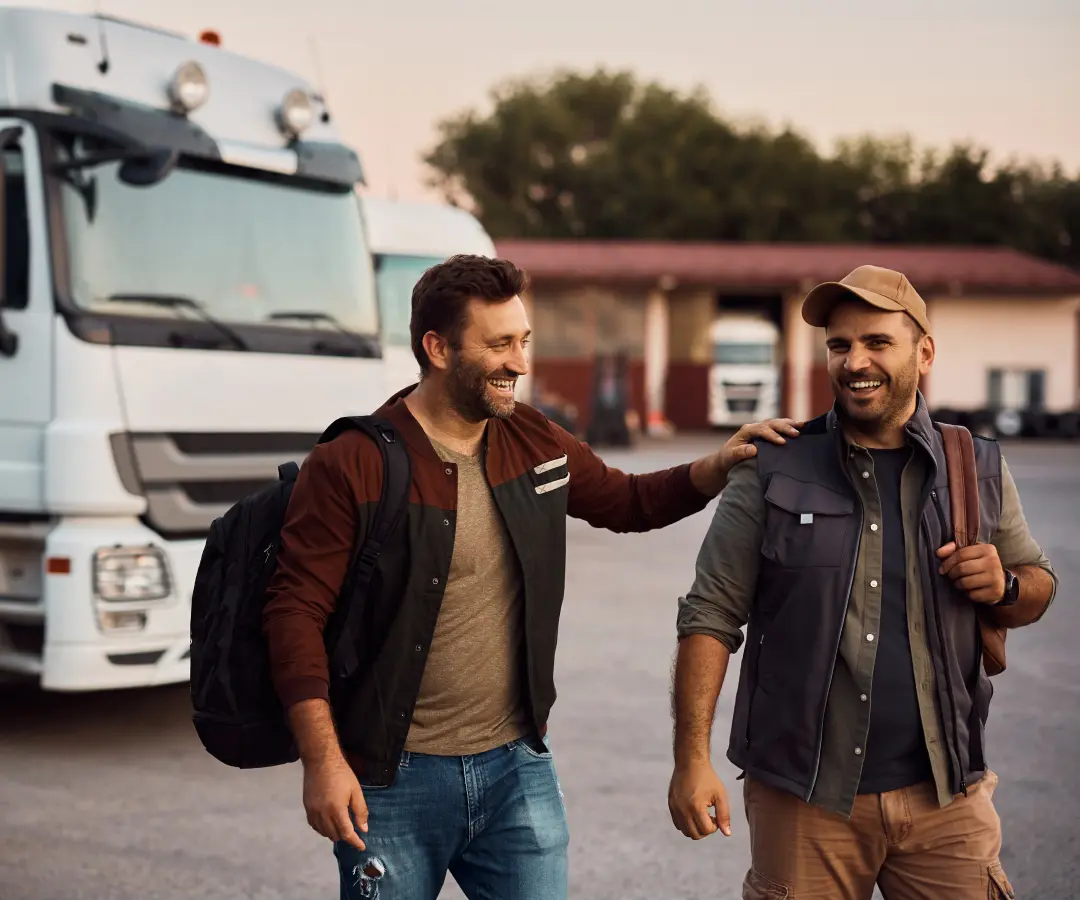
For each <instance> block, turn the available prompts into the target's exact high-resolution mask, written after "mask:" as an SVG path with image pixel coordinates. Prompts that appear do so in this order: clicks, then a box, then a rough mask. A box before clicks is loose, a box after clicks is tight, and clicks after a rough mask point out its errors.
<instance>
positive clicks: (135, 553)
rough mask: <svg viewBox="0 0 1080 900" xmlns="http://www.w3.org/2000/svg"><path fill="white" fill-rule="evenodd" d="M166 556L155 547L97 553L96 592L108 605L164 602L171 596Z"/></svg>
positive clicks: (104, 549) (105, 550)
mask: <svg viewBox="0 0 1080 900" xmlns="http://www.w3.org/2000/svg"><path fill="white" fill-rule="evenodd" d="M171 590H172V588H171V585H170V584H169V571H168V568H167V567H166V565H165V555H164V554H163V553H162V552H161V551H160V550H156V549H155V548H153V547H109V548H103V549H101V550H98V551H97V553H95V554H94V593H95V594H96V595H97V596H98V598H99V599H100V600H103V601H105V602H107V603H132V602H139V601H146V600H163V599H165V598H166V597H168V596H169V594H170V593H171Z"/></svg>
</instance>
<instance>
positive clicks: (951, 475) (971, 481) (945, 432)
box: [936, 422, 1007, 675]
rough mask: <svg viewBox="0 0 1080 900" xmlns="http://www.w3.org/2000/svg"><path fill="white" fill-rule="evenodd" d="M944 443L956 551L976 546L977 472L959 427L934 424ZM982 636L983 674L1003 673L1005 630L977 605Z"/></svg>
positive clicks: (971, 447) (969, 443)
mask: <svg viewBox="0 0 1080 900" xmlns="http://www.w3.org/2000/svg"><path fill="white" fill-rule="evenodd" d="M936 424H937V427H938V429H939V430H940V431H941V439H942V441H943V443H944V444H945V470H946V473H947V475H948V479H949V506H950V507H951V508H952V525H953V540H955V541H956V546H957V548H961V547H970V546H971V545H972V544H977V543H979V473H978V471H977V469H976V466H975V442H974V441H973V440H972V437H971V432H970V431H968V430H967V429H966V428H965V427H964V426H963V425H951V424H948V423H946V422H937V423H936ZM975 614H976V618H977V619H978V621H979V633H980V635H981V637H982V660H983V667H984V668H985V669H986V674H987V675H998V674H1000V673H1001V672H1004V671H1005V637H1006V634H1007V632H1006V630H1005V629H1004V628H1002V627H1000V626H998V625H997V624H995V623H994V621H993V619H992V615H993V614H992V613H991V612H990V611H989V610H988V609H987V608H986V607H984V606H983V605H982V604H981V603H980V604H978V605H977V606H976V609H975Z"/></svg>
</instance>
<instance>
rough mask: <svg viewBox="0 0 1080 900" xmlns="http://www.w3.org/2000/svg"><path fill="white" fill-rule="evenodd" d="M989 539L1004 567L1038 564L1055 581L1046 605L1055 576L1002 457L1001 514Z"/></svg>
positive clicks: (1051, 597) (1055, 588) (1051, 598)
mask: <svg viewBox="0 0 1080 900" xmlns="http://www.w3.org/2000/svg"><path fill="white" fill-rule="evenodd" d="M990 542H991V543H992V544H993V545H994V546H995V547H996V548H997V552H998V558H999V559H1000V560H1001V564H1002V565H1003V566H1004V567H1005V568H1007V569H1009V568H1015V567H1017V566H1038V567H1039V568H1040V569H1044V570H1045V571H1046V573H1047V574H1048V575H1049V576H1050V578H1051V580H1052V581H1053V583H1054V586H1053V590H1052V591H1051V593H1050V599H1049V600H1047V603H1046V606H1047V608H1049V606H1050V604H1051V603H1052V602H1053V601H1054V595H1055V594H1057V588H1058V576H1057V573H1055V572H1054V570H1053V568H1052V567H1051V565H1050V560H1048V559H1047V558H1046V554H1045V553H1044V552H1043V549H1042V547H1040V546H1039V544H1038V542H1037V541H1036V540H1035V538H1034V537H1032V535H1031V530H1030V529H1029V528H1028V523H1027V518H1026V517H1025V516H1024V507H1023V505H1022V504H1021V503H1020V492H1019V491H1018V490H1017V489H1016V482H1015V481H1013V477H1012V473H1011V472H1010V471H1009V466H1008V464H1007V463H1006V462H1005V459H1004V457H1002V460H1001V517H1000V519H999V520H998V527H997V530H996V531H995V532H994V534H993V536H992V537H991V539H990Z"/></svg>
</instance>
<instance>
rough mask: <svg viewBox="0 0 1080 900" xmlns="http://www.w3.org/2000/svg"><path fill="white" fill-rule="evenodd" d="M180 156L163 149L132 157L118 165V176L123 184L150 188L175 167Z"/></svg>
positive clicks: (170, 150)
mask: <svg viewBox="0 0 1080 900" xmlns="http://www.w3.org/2000/svg"><path fill="white" fill-rule="evenodd" d="M179 158H180V154H179V153H178V152H177V151H176V150H172V149H170V148H168V147H163V148H161V149H159V150H151V151H149V152H148V153H145V154H140V155H139V156H132V157H129V158H128V159H125V160H124V161H123V162H122V163H121V164H120V171H119V173H118V175H119V176H120V180H121V181H122V182H124V184H130V185H132V186H134V187H150V186H151V185H155V184H157V183H158V182H159V181H161V180H162V179H163V178H164V177H165V176H166V175H168V174H169V173H170V172H171V171H172V170H173V169H174V168H175V167H176V161H177V160H178V159H179Z"/></svg>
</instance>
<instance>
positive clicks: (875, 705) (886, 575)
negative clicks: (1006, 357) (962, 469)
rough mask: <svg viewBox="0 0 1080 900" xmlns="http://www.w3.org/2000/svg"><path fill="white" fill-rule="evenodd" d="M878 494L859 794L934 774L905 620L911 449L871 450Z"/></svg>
mask: <svg viewBox="0 0 1080 900" xmlns="http://www.w3.org/2000/svg"><path fill="white" fill-rule="evenodd" d="M870 455H871V456H872V457H873V460H874V475H875V478H876V480H877V485H878V493H879V495H880V498H881V519H882V522H881V527H882V532H883V534H882V551H883V555H882V572H881V576H882V577H881V623H880V624H879V626H878V641H879V643H878V648H877V657H876V659H875V662H874V680H873V683H872V687H871V692H870V733H869V736H868V737H867V741H866V752H865V753H864V761H863V769H862V778H861V779H860V781H859V793H861V794H871V793H875V794H876V793H882V792H884V791H892V790H897V789H899V788H902V787H907V786H909V785H912V784H915V783H917V782H919V781H925V780H929V779H931V778H933V772H932V770H931V768H930V756H929V754H928V753H927V751H926V742H925V741H924V739H923V732H922V720H921V718H920V716H919V699H918V695H917V694H916V692H915V673H914V670H913V669H912V664H911V644H910V642H909V641H908V623H907V554H906V548H905V546H904V520H903V513H902V510H901V506H900V480H901V476H902V475H903V471H904V466H905V465H906V464H907V461H908V459H909V458H910V456H911V448H909V447H903V448H900V449H896V450H871V451H870Z"/></svg>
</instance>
